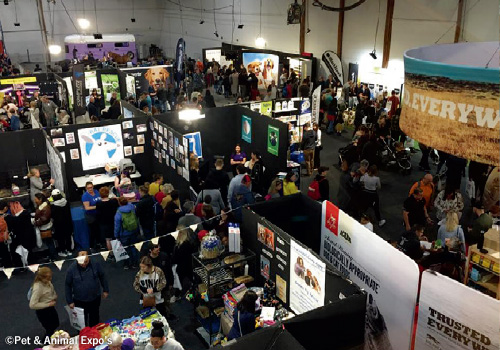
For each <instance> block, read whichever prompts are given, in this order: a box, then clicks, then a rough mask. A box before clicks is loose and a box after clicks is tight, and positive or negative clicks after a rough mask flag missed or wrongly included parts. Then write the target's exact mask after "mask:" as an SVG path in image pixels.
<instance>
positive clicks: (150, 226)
mask: <svg viewBox="0 0 500 350" xmlns="http://www.w3.org/2000/svg"><path fill="white" fill-rule="evenodd" d="M158 193H162V192H158ZM158 193H157V194H158ZM139 194H140V196H141V199H140V200H139V203H137V205H136V213H137V218H138V219H139V222H140V224H141V227H142V232H143V235H144V237H145V238H146V239H151V238H153V237H154V226H155V212H154V205H155V199H154V198H153V196H151V195H150V194H148V189H147V187H146V186H140V187H139ZM159 203H161V200H160V201H159Z"/></svg>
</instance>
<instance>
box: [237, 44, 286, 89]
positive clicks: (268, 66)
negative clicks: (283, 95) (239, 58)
mask: <svg viewBox="0 0 500 350" xmlns="http://www.w3.org/2000/svg"><path fill="white" fill-rule="evenodd" d="M278 65H279V57H278V56H276V55H272V54H269V53H263V52H243V66H245V68H246V70H247V72H248V74H250V73H254V74H255V76H256V77H257V80H258V86H257V87H258V89H259V90H267V87H268V86H270V85H271V82H272V81H273V80H274V82H275V83H276V84H278V82H279V80H278V78H279V76H278V74H279V73H278Z"/></svg>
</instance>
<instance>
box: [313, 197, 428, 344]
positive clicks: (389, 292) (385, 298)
mask: <svg viewBox="0 0 500 350" xmlns="http://www.w3.org/2000/svg"><path fill="white" fill-rule="evenodd" d="M320 255H321V256H322V257H324V258H325V259H326V261H327V262H329V263H330V264H331V265H332V266H333V267H334V268H335V269H337V270H338V271H339V272H340V273H341V274H342V275H344V276H345V277H347V278H348V279H350V280H351V281H353V282H354V283H355V284H357V285H358V286H359V287H360V288H362V289H364V290H365V291H366V292H367V294H368V298H367V311H366V323H365V328H366V331H365V349H367V350H368V349H369V350H378V349H380V350H391V349H393V350H400V349H409V347H410V342H411V334H412V325H413V316H414V310H415V302H416V299H417V293H418V276H419V270H418V267H417V264H416V263H415V262H414V261H413V260H411V259H410V258H408V257H407V256H406V255H404V254H403V253H402V252H400V251H399V250H397V249H395V248H394V247H392V246H391V245H390V244H389V243H387V242H386V241H385V240H383V239H382V238H381V237H379V236H378V235H377V234H375V233H373V232H371V231H370V230H368V229H367V228H365V227H364V226H362V225H361V224H360V223H358V222H357V221H356V220H354V219H353V218H351V217H350V216H349V215H347V214H345V213H344V212H342V211H341V210H339V208H337V207H336V206H335V205H333V204H332V203H330V202H328V201H324V202H323V215H322V219H321V250H320Z"/></svg>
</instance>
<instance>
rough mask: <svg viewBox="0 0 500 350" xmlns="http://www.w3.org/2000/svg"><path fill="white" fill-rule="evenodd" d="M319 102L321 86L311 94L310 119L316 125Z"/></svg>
mask: <svg viewBox="0 0 500 350" xmlns="http://www.w3.org/2000/svg"><path fill="white" fill-rule="evenodd" d="M320 102H321V86H318V87H317V88H316V89H315V90H314V91H313V94H312V102H311V107H312V119H313V120H314V121H315V122H316V123H318V122H319V105H320Z"/></svg>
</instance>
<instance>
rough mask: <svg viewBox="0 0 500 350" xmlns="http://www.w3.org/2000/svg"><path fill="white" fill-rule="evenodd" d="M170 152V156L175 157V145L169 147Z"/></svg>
mask: <svg viewBox="0 0 500 350" xmlns="http://www.w3.org/2000/svg"><path fill="white" fill-rule="evenodd" d="M168 154H170V157H173V156H174V154H175V153H174V148H173V147H169V148H168Z"/></svg>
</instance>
